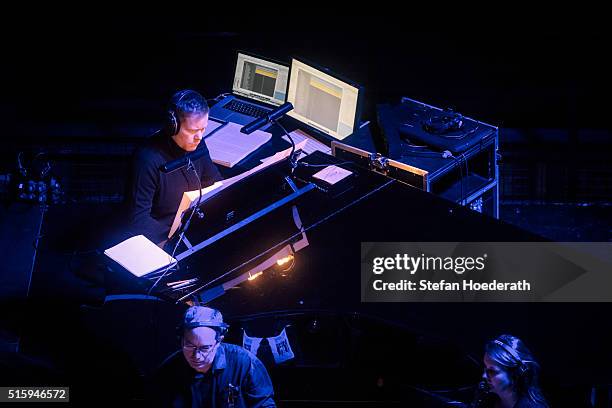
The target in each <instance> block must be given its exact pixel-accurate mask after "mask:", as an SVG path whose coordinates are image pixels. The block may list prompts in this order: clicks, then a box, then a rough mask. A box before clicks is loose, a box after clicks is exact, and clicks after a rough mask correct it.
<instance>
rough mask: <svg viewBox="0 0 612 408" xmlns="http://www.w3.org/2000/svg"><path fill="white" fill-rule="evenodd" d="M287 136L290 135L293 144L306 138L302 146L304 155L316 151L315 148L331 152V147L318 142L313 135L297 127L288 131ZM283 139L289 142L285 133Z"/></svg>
mask: <svg viewBox="0 0 612 408" xmlns="http://www.w3.org/2000/svg"><path fill="white" fill-rule="evenodd" d="M289 136H290V137H291V139H292V140H293V143H295V144H297V143H300V142H302V141H304V140H306V144H305V145H304V148H303V149H302V152H303V153H304V156H305V155H308V154H311V153H313V152H316V151H317V150H318V151H320V152H323V153H327V154H331V147H329V146H327V145H325V144H323V143H321V142H319V141H318V140H317V139H315V138H314V137H312V136H310V135H309V134H307V133H305V132H303V131H301V130H299V129H298V130H294V131H293V132H291V133H289ZM283 139H285V140H286V141H287V142H289V143H291V142H290V141H289V138H288V137H287V135H285V136H283Z"/></svg>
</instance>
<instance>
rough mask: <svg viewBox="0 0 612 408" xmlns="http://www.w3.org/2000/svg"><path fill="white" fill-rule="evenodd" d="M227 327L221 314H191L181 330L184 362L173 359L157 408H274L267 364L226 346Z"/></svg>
mask: <svg viewBox="0 0 612 408" xmlns="http://www.w3.org/2000/svg"><path fill="white" fill-rule="evenodd" d="M228 327H229V326H228V325H227V324H226V323H224V322H223V316H222V315H221V313H220V312H219V311H218V310H215V309H211V308H209V307H203V306H192V307H190V308H189V309H187V311H186V313H185V317H184V321H183V325H182V327H181V331H182V335H181V346H182V352H183V357H184V358H180V359H178V358H176V357H177V356H178V352H177V353H175V354H173V355H172V356H170V357H169V358H168V359H167V360H166V362H165V363H164V364H162V366H163V367H165V371H164V373H163V374H162V378H161V379H159V380H158V381H160V382H159V384H158V385H157V387H161V388H164V390H163V391H161V390H158V391H161V394H162V397H161V398H160V399H159V400H157V401H156V402H157V403H161V404H164V406H173V407H235V408H242V407H261V408H263V407H275V406H276V404H275V403H274V399H273V396H274V392H273V389H272V382H271V380H270V377H269V376H268V372H267V371H266V368H265V367H264V365H263V364H262V363H261V361H259V359H258V358H257V357H255V356H254V355H253V354H251V353H250V352H248V351H246V350H245V349H244V348H242V347H240V346H236V345H233V344H226V343H222V341H223V337H224V335H225V333H226V332H227V329H228Z"/></svg>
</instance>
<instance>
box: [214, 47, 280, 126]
mask: <svg viewBox="0 0 612 408" xmlns="http://www.w3.org/2000/svg"><path fill="white" fill-rule="evenodd" d="M288 82H289V66H288V65H283V64H281V63H279V62H277V61H273V60H270V59H265V58H262V57H258V56H255V55H252V54H247V53H245V52H238V60H237V62H236V70H235V71H234V82H233V84H232V94H231V95H228V96H226V97H225V98H223V99H222V100H221V101H219V102H217V103H216V104H215V105H214V106H213V107H212V108H211V109H210V113H209V116H210V117H211V118H212V119H217V120H221V121H229V122H234V123H238V124H241V125H246V124H247V123H250V122H252V121H253V120H255V119H257V118H260V117H262V116H265V115H267V114H268V113H269V112H270V111H272V110H273V109H274V108H276V107H278V106H280V105H282V104H283V103H285V101H286V99H287V83H288Z"/></svg>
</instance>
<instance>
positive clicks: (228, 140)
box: [204, 121, 272, 168]
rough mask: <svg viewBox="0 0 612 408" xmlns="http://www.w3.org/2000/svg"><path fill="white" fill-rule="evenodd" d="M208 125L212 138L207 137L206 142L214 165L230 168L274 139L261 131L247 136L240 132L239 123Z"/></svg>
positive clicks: (212, 122)
mask: <svg viewBox="0 0 612 408" xmlns="http://www.w3.org/2000/svg"><path fill="white" fill-rule="evenodd" d="M208 123H209V128H211V126H212V129H211V130H210V132H208V133H209V134H210V136H208V137H206V135H205V139H204V142H205V143H206V147H208V151H209V152H210V158H211V159H212V161H213V162H214V163H216V164H218V165H221V166H225V167H229V168H232V167H234V166H235V165H236V164H237V163H239V162H240V161H241V160H243V159H244V158H245V157H247V156H248V155H249V154H251V153H253V152H254V151H256V150H257V149H259V148H260V147H261V146H263V145H264V144H266V143H267V142H268V141H269V140H270V138H271V137H272V135H271V134H270V133H267V132H264V131H261V130H256V131H255V132H253V133H251V134H249V135H246V134H244V133H242V132H240V128H241V127H242V125H239V124H237V123H232V122H226V123H225V124H219V122H215V121H209V122H208ZM209 128H207V129H206V130H207V131H208V130H209Z"/></svg>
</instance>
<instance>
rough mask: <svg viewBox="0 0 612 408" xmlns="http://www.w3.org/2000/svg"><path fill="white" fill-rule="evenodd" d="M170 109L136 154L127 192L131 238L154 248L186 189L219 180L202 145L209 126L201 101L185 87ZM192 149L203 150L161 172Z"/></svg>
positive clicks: (200, 97)
mask: <svg viewBox="0 0 612 408" xmlns="http://www.w3.org/2000/svg"><path fill="white" fill-rule="evenodd" d="M169 105H170V106H169V108H168V112H167V118H166V124H165V125H164V127H163V128H162V129H161V130H160V131H158V132H156V133H155V134H154V135H153V136H152V137H151V138H150V139H149V140H148V141H147V142H146V144H145V145H144V146H142V147H141V148H139V149H137V151H136V152H135V155H134V160H133V166H132V177H131V181H130V183H129V184H128V188H129V191H128V193H127V199H128V203H129V210H128V211H129V214H128V217H129V224H130V233H131V235H137V234H143V235H145V236H146V237H147V238H149V239H150V240H151V241H153V242H155V243H156V244H163V243H164V242H165V241H166V240H167V238H168V232H169V231H170V226H171V225H172V221H173V220H174V216H175V215H176V211H177V209H178V207H179V204H180V202H181V199H182V196H183V193H184V192H185V191H193V190H198V189H200V188H204V187H207V186H209V185H211V184H213V183H214V182H215V181H218V180H221V174H220V173H219V170H218V169H217V167H216V166H215V164H214V163H213V162H212V160H211V158H210V154H209V153H208V150H207V148H206V144H205V143H202V138H203V135H204V132H205V131H206V127H207V125H208V111H209V108H208V104H207V103H206V99H204V97H202V95H200V94H199V93H198V92H196V91H192V90H189V89H186V90H182V91H179V92H177V93H176V94H174V95H173V96H172V99H171V100H170V104H169ZM196 149H204V150H206V151H205V152H204V155H202V156H201V157H200V158H198V159H196V160H194V161H193V162H192V164H191V165H189V166H187V167H184V168H182V169H180V170H177V171H174V172H172V173H162V172H161V171H160V168H161V166H162V165H163V164H165V163H167V162H169V161H171V160H175V159H178V158H179V157H181V156H184V155H185V154H187V153H189V152H192V151H194V150H196Z"/></svg>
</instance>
